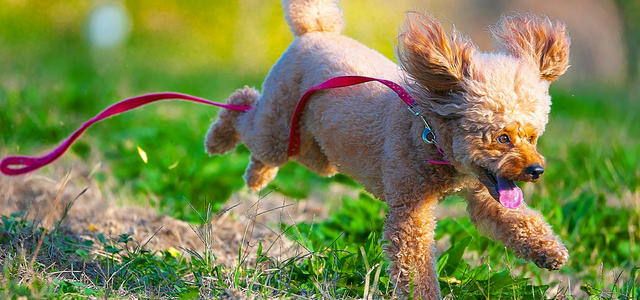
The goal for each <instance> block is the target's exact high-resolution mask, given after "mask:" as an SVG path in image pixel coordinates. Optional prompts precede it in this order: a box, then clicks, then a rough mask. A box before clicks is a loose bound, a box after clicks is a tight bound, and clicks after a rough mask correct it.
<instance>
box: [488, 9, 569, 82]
mask: <svg viewBox="0 0 640 300" xmlns="http://www.w3.org/2000/svg"><path fill="white" fill-rule="evenodd" d="M491 32H492V33H493V37H494V39H495V41H496V44H497V48H498V50H501V51H504V52H507V53H509V54H511V55H513V56H516V57H519V58H523V59H527V60H530V61H531V62H532V63H534V64H536V65H538V66H539V67H540V76H541V77H542V78H543V79H546V80H548V81H549V82H551V81H554V80H556V79H558V77H560V75H562V74H564V72H565V71H566V70H567V68H569V45H571V38H570V37H569V33H568V32H567V26H566V25H565V24H564V22H562V21H560V20H555V21H553V22H552V21H551V20H550V19H549V17H547V16H545V15H542V14H536V13H532V12H528V13H524V14H518V13H514V14H511V15H507V16H503V17H502V20H500V22H498V24H497V25H496V26H495V27H493V28H492V30H491Z"/></svg>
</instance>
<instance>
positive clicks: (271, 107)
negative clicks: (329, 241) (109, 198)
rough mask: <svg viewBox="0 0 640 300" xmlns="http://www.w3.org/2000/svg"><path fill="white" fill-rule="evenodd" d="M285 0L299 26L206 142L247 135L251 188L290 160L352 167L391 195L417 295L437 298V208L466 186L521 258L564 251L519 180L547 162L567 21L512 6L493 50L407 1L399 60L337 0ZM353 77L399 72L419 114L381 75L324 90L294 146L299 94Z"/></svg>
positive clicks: (388, 236) (217, 147)
mask: <svg viewBox="0 0 640 300" xmlns="http://www.w3.org/2000/svg"><path fill="white" fill-rule="evenodd" d="M283 4H284V10H285V18H286V20H287V23H288V24H289V26H290V27H291V31H292V32H293V33H294V35H295V37H296V38H295V40H294V41H293V43H292V44H291V45H290V47H289V48H288V49H287V51H286V52H285V53H284V54H283V55H282V57H281V58H280V59H279V60H278V61H277V63H276V64H275V65H274V66H273V68H272V69H271V72H270V73H269V75H268V76H267V78H266V80H265V82H264V84H263V87H262V93H259V92H258V91H257V90H255V89H252V88H249V87H245V88H244V89H240V90H238V91H236V92H235V93H234V94H233V95H231V96H230V98H229V99H228V101H227V102H228V103H229V104H233V105H250V106H251V107H253V109H251V110H250V111H247V112H241V111H233V110H221V111H220V112H219V114H218V118H217V120H216V121H215V122H214V123H213V124H212V126H211V128H210V130H209V131H208V133H207V136H206V140H205V146H206V150H207V151H208V152H209V153H210V154H212V155H213V154H223V153H225V152H227V151H230V150H233V149H235V147H236V145H237V144H238V143H243V144H244V145H245V146H246V147H247V148H248V149H249V150H250V151H251V162H250V164H249V166H248V168H247V170H246V174H245V176H244V179H245V181H246V183H247V186H248V187H249V189H250V190H251V191H258V190H260V189H261V188H263V187H265V186H266V185H267V183H268V182H269V181H270V180H272V179H273V178H274V177H275V176H276V174H277V172H278V168H280V167H282V166H284V165H285V164H286V163H287V162H288V161H289V160H293V161H296V162H298V163H299V164H301V165H303V166H305V167H307V168H308V169H310V170H311V171H313V172H316V173H318V174H321V175H324V176H331V175H333V174H336V173H337V172H340V173H343V174H347V175H349V176H350V177H351V178H353V179H355V180H356V181H357V182H359V183H360V184H361V185H362V186H364V188H365V189H366V190H367V191H368V192H370V193H371V194H373V195H374V196H375V197H376V198H378V199H380V200H382V201H385V202H386V203H387V204H388V206H389V212H388V214H387V217H386V220H385V225H384V234H383V238H384V239H385V240H386V241H388V243H387V244H386V245H385V246H384V250H385V252H386V255H387V257H388V259H389V260H390V261H391V266H390V269H389V274H390V276H391V277H392V278H393V279H394V280H395V281H396V284H397V285H398V286H399V287H400V288H401V290H403V291H404V292H405V295H408V290H409V285H410V283H411V281H413V285H414V287H413V295H414V296H415V297H417V298H420V297H422V298H425V299H434V298H440V288H439V285H438V277H437V273H436V269H435V261H436V258H435V256H436V255H435V246H434V245H435V242H434V229H435V227H436V220H435V217H434V208H435V207H436V205H437V204H438V203H439V202H440V201H442V200H443V199H444V198H445V197H446V196H449V195H453V194H456V193H457V194H460V195H462V196H463V198H465V200H466V202H467V211H468V213H469V216H470V219H471V221H472V223H473V224H474V225H475V227H476V228H477V229H478V230H479V231H480V232H481V233H482V234H484V235H487V236H489V237H492V238H493V239H495V240H497V241H500V242H502V243H504V245H505V246H506V247H508V248H509V249H512V250H513V251H514V253H515V254H516V256H518V257H521V258H524V259H527V260H531V261H533V262H534V263H535V264H536V265H537V266H539V267H541V268H546V269H549V270H556V269H559V268H560V267H562V266H563V265H564V264H565V263H566V261H567V259H568V257H569V256H568V251H567V249H566V248H565V246H564V245H563V244H562V242H561V241H560V240H559V238H558V237H557V236H556V235H555V234H554V233H553V231H552V229H551V227H550V226H549V225H548V224H547V223H546V222H545V221H544V218H543V217H542V216H541V215H540V213H538V212H536V211H534V210H532V209H530V208H529V207H528V206H527V205H526V204H525V203H524V202H523V196H522V191H521V190H520V189H519V188H518V186H517V185H516V184H515V183H514V181H525V182H536V181H537V180H538V179H539V178H540V176H541V175H542V173H543V172H544V167H545V159H544V157H543V156H541V155H540V154H539V153H538V152H537V150H536V143H537V141H538V138H539V137H540V136H541V135H542V134H543V132H544V130H545V126H546V124H547V122H548V114H549V111H550V105H551V98H550V96H549V93H548V90H549V84H550V83H551V82H552V81H554V80H556V79H557V78H558V77H559V76H560V75H562V74H563V73H564V72H565V71H566V70H567V68H568V67H569V45H570V37H569V35H568V32H567V29H566V26H565V24H564V23H563V22H561V21H557V20H556V21H551V20H550V19H549V18H548V17H546V16H544V15H541V14H536V13H524V14H520V13H512V14H508V15H505V16H503V17H502V19H501V20H500V21H499V22H498V23H497V24H496V25H495V26H493V27H492V28H491V30H490V31H491V33H492V35H493V38H494V41H495V45H496V46H495V48H496V49H495V51H494V52H481V51H479V50H478V49H477V47H476V46H475V45H474V44H473V43H472V42H471V41H470V40H469V39H468V38H467V37H465V36H463V35H462V34H461V33H460V32H459V31H457V30H456V29H455V28H454V29H453V32H452V33H451V34H450V35H449V36H448V35H447V34H445V31H444V29H443V28H442V26H441V24H440V23H439V22H438V21H437V20H436V19H435V18H434V17H433V16H431V15H428V14H425V13H420V12H409V13H407V20H406V24H405V25H404V26H403V27H402V29H401V30H400V33H399V35H398V40H397V49H396V57H397V61H398V65H396V64H395V63H394V62H392V61H391V60H389V59H387V58H385V57H384V56H382V55H381V54H379V53H378V52H376V51H374V50H371V49H369V48H368V47H366V46H364V45H362V44H361V43H359V42H357V41H355V40H353V39H351V38H348V37H346V36H343V35H341V31H342V30H343V27H344V22H343V17H342V11H341V10H340V8H339V7H338V5H337V3H336V1H335V0H285V1H284V2H283ZM353 75H357V76H368V77H373V78H379V79H384V80H388V81H391V82H395V83H398V84H399V85H400V86H402V87H404V88H405V89H406V91H407V92H408V94H409V95H411V96H412V97H413V98H414V99H415V101H416V106H415V107H414V108H413V109H412V110H413V112H410V111H408V110H407V109H406V108H407V107H406V104H404V103H402V101H399V100H398V95H397V94H396V92H395V91H393V90H390V89H389V88H387V87H386V86H384V85H382V84H380V83H377V82H368V83H363V84H359V85H354V86H350V87H343V88H336V89H329V90H323V91H318V92H316V93H315V94H314V95H313V96H312V98H311V99H310V100H309V102H308V104H307V105H306V107H304V110H303V111H302V114H301V116H300V128H299V139H300V145H299V149H298V151H299V154H298V155H295V156H290V155H289V151H288V150H289V149H288V146H289V139H290V130H291V126H292V123H291V120H292V118H293V117H294V110H295V108H296V105H297V104H298V101H299V99H300V97H301V96H302V95H303V94H304V93H305V92H306V91H307V90H308V89H310V88H312V87H314V86H317V85H319V84H321V83H323V82H324V81H326V80H328V79H331V78H334V77H338V76H353ZM416 115H419V116H420V117H416ZM428 129H430V130H431V132H429V131H428ZM425 134H426V135H432V138H431V140H429V139H428V138H423V135H425ZM425 140H426V141H427V142H429V141H431V143H425ZM433 140H435V142H436V143H435V144H434V143H433V142H434V141H433ZM445 162H447V163H448V164H445Z"/></svg>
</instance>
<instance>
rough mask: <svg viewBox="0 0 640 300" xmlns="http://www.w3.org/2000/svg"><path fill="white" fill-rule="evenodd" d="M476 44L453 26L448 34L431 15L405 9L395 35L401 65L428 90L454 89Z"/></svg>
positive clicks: (442, 90)
mask: <svg viewBox="0 0 640 300" xmlns="http://www.w3.org/2000/svg"><path fill="white" fill-rule="evenodd" d="M475 49H476V47H475V45H473V43H471V41H470V40H469V39H467V38H465V37H463V36H462V34H461V33H460V32H459V31H458V30H456V29H455V28H454V29H453V32H452V34H451V38H449V37H447V35H446V34H445V33H444V29H443V28H442V26H441V25H440V22H438V21H437V20H436V19H434V18H433V16H429V15H425V14H422V13H419V12H409V13H407V22H406V24H405V26H404V28H403V29H402V31H401V32H400V35H399V36H398V49H397V54H396V55H397V56H398V60H399V62H400V65H401V66H402V68H403V69H404V70H405V71H406V72H407V73H409V75H410V76H411V77H412V78H413V79H414V80H415V81H416V82H418V83H420V84H421V85H422V86H424V87H426V88H427V89H428V90H429V91H430V92H433V93H437V94H443V93H447V92H449V91H458V90H461V89H462V87H461V86H460V85H459V82H460V81H461V80H462V79H463V77H464V76H466V75H468V74H467V73H468V69H469V64H470V62H471V56H472V55H473V52H474V51H475Z"/></svg>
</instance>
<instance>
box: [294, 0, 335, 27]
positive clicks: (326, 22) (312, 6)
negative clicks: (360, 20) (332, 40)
mask: <svg viewBox="0 0 640 300" xmlns="http://www.w3.org/2000/svg"><path fill="white" fill-rule="evenodd" d="M283 3H284V11H285V18H286V19H287V23H288V24H289V27H291V31H293V34H295V35H296V36H301V35H303V34H305V33H309V32H333V33H340V32H342V29H343V28H344V19H343V17H342V10H341V9H340V8H339V7H338V3H337V0H284V1H283Z"/></svg>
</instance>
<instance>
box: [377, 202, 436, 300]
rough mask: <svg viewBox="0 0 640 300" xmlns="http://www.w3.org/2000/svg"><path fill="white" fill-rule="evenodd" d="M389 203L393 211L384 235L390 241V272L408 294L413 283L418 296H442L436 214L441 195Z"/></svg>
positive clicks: (414, 296) (414, 293)
mask: <svg viewBox="0 0 640 300" xmlns="http://www.w3.org/2000/svg"><path fill="white" fill-rule="evenodd" d="M387 203H388V204H389V213H388V214H387V219H386V221H385V226H384V238H385V240H387V241H389V244H387V245H385V246H384V248H385V251H386V254H387V256H388V257H389V259H390V260H391V262H392V264H391V267H390V270H389V271H390V275H391V276H392V278H393V279H394V280H396V285H397V287H398V288H399V289H400V290H401V292H402V293H404V295H405V296H408V295H409V293H410V292H411V285H413V287H412V292H413V298H414V299H439V298H440V287H439V286H438V276H437V273H436V269H435V241H434V230H435V228H436V220H435V217H434V214H433V210H434V209H435V206H436V205H437V203H438V201H437V199H436V198H435V197H431V198H428V199H424V200H408V201H398V200H396V199H387ZM411 283H413V284H411Z"/></svg>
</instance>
